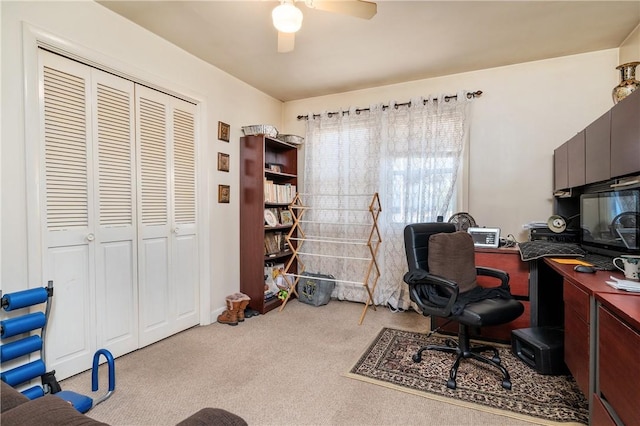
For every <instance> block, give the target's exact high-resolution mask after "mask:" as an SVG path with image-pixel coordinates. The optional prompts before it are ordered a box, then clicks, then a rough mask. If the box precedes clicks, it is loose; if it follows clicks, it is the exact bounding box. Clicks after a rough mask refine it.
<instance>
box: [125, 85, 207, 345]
mask: <svg viewBox="0 0 640 426" xmlns="http://www.w3.org/2000/svg"><path fill="white" fill-rule="evenodd" d="M176 104H178V105H182V104H183V101H179V100H177V99H175V98H173V97H172V96H169V95H165V94H163V93H160V92H157V91H155V90H151V89H148V88H146V87H142V86H136V109H137V112H138V122H137V128H136V134H137V140H138V182H139V185H140V186H139V188H140V192H139V197H138V211H139V212H138V233H139V240H138V245H139V247H138V253H139V255H138V262H139V263H138V264H139V295H140V342H141V345H142V346H144V345H148V344H151V343H154V342H156V341H158V340H160V339H163V338H165V337H168V336H170V335H172V334H174V333H176V332H178V331H181V330H184V329H186V328H189V327H191V326H193V325H196V324H198V321H199V317H198V304H197V298H198V291H197V283H198V264H197V262H198V261H197V259H198V253H197V242H196V220H195V162H194V158H195V157H194V151H193V149H194V148H193V147H194V135H195V133H194V128H195V127H194V126H195V125H194V115H193V114H192V113H191V111H190V110H189V109H186V108H182V110H180V111H182V113H181V112H179V111H178V110H177V109H176ZM184 106H186V107H188V108H190V104H188V103H186V102H185V103H184ZM174 156H175V158H174ZM174 191H175V194H174Z"/></svg>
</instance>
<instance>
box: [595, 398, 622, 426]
mask: <svg viewBox="0 0 640 426" xmlns="http://www.w3.org/2000/svg"><path fill="white" fill-rule="evenodd" d="M591 424H592V425H596V426H616V422H615V421H614V420H613V419H612V418H611V415H610V414H609V412H608V411H607V408H606V407H605V406H604V404H603V403H602V401H601V400H600V397H598V395H593V407H592V408H591Z"/></svg>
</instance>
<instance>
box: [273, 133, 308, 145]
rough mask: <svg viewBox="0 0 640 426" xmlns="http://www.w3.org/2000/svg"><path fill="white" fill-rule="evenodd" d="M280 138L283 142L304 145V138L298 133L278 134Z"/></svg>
mask: <svg viewBox="0 0 640 426" xmlns="http://www.w3.org/2000/svg"><path fill="white" fill-rule="evenodd" d="M278 140H281V141H283V142H287V143H291V144H294V145H302V144H303V143H304V138H303V137H302V136H298V135H281V134H278Z"/></svg>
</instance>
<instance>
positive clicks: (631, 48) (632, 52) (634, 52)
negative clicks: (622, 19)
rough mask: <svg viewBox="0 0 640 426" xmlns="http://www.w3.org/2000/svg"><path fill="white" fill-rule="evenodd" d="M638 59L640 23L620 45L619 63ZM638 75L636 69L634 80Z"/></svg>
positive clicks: (639, 58)
mask: <svg viewBox="0 0 640 426" xmlns="http://www.w3.org/2000/svg"><path fill="white" fill-rule="evenodd" d="M637 61H640V25H638V26H637V27H636V29H635V30H633V32H632V33H631V34H629V36H628V37H627V38H626V39H625V41H624V42H623V43H622V45H620V59H619V61H618V62H619V64H626V63H628V62H637ZM638 77H640V70H636V80H638Z"/></svg>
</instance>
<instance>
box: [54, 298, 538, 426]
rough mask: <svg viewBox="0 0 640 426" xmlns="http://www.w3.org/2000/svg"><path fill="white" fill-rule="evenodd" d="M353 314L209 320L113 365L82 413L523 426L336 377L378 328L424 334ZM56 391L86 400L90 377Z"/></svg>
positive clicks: (331, 308)
mask: <svg viewBox="0 0 640 426" xmlns="http://www.w3.org/2000/svg"><path fill="white" fill-rule="evenodd" d="M362 307H363V305H362V304H359V303H351V302H340V301H336V300H332V301H331V302H330V303H329V304H328V305H326V306H321V307H318V308H315V307H312V306H309V305H305V304H303V303H300V302H298V301H297V300H292V301H291V302H289V303H288V304H287V306H286V307H285V309H284V310H283V311H282V312H277V311H272V312H270V313H268V314H266V315H260V316H257V317H253V318H249V319H247V320H246V321H245V322H244V323H242V324H240V325H238V326H236V327H231V326H228V325H222V324H217V323H215V324H212V325H209V326H205V327H195V328H192V329H190V330H187V331H185V332H182V333H179V334H177V335H175V336H172V337H170V338H168V339H165V340H162V341H160V342H158V343H155V344H153V345H150V346H148V347H145V348H143V349H140V350H137V351H135V352H132V353H130V354H128V355H125V356H122V357H119V358H117V359H116V362H115V364H116V390H115V392H114V394H113V396H112V397H111V398H109V399H108V400H106V401H105V402H103V403H102V404H100V405H98V406H96V407H95V408H93V409H92V410H91V411H89V413H88V414H89V415H90V416H91V417H93V418H95V419H97V420H100V421H103V422H106V423H110V424H112V425H174V424H176V423H177V422H179V421H180V420H182V419H184V418H185V417H187V416H189V415H191V414H193V413H194V412H196V411H197V410H199V409H200V408H202V407H207V406H210V407H219V408H224V409H226V410H229V411H231V412H233V413H236V414H238V415H240V416H242V417H243V418H244V419H245V420H246V421H247V422H248V423H249V424H250V425H427V424H428V425H456V426H467V425H468V426H478V425H496V426H500V425H503V426H507V425H508V426H522V425H531V424H532V423H530V422H527V421H523V420H514V419H512V418H509V417H505V416H502V415H498V414H493V413H486V412H483V411H478V410H474V409H470V408H464V407H459V406H456V405H453V404H448V403H446V402H442V401H436V400H431V399H427V398H423V397H421V396H417V395H410V394H407V393H405V392H398V391H396V390H393V389H388V388H384V387H381V386H372V385H371V384H368V383H365V382H362V381H358V380H352V379H349V378H347V377H345V376H344V374H345V372H347V371H349V369H350V368H351V367H352V366H353V365H354V364H355V362H356V361H357V360H358V359H359V357H360V356H361V355H362V352H363V350H364V349H365V348H366V347H367V346H368V345H369V344H370V343H371V342H372V341H373V339H374V338H375V337H376V336H377V335H378V333H379V332H380V330H381V329H382V328H383V327H392V328H397V329H402V330H414V331H419V332H424V331H426V330H427V329H428V327H429V320H428V318H425V317H423V316H422V315H420V314H417V313H415V312H398V313H394V312H392V311H390V310H389V309H387V308H384V307H378V309H377V311H373V310H371V309H370V310H369V312H368V313H367V315H366V317H365V319H364V322H363V324H362V325H358V319H359V318H360V314H361V313H362ZM100 370H101V371H100V375H101V380H100V384H101V386H102V388H101V390H102V389H104V387H106V384H107V380H106V377H102V376H103V375H104V373H106V369H103V368H101V369H100ZM61 386H62V388H63V389H66V390H73V391H76V392H79V393H83V394H89V395H92V393H91V374H90V372H85V373H82V374H79V375H77V376H74V377H71V378H69V379H67V380H64V381H62V382H61ZM100 393H101V392H100V391H99V392H97V394H100Z"/></svg>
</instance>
